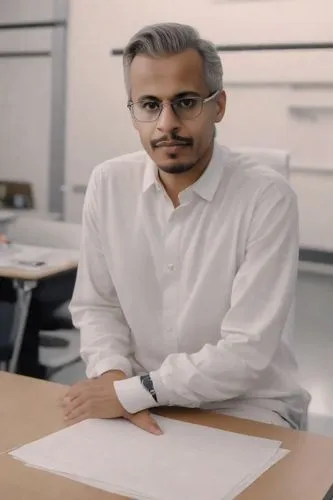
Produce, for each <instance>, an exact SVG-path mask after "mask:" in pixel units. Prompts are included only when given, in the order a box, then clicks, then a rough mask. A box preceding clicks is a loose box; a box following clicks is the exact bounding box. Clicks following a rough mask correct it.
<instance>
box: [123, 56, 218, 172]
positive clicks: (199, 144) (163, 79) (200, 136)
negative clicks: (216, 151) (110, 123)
mask: <svg viewBox="0 0 333 500" xmlns="http://www.w3.org/2000/svg"><path fill="white" fill-rule="evenodd" d="M129 77H130V86H131V100H132V102H134V103H135V102H140V103H141V105H143V106H144V107H145V108H146V109H147V108H148V109H154V108H156V107H157V105H158V104H159V103H166V105H164V107H163V110H162V112H161V114H160V116H159V118H158V119H157V120H156V121H152V122H139V121H137V120H135V119H133V124H134V126H135V128H136V129H137V131H138V132H139V135H140V139H141V142H142V145H143V147H144V148H145V150H146V151H147V153H148V154H149V156H150V157H151V158H152V160H153V161H154V163H155V164H156V165H157V166H158V167H159V168H160V169H161V170H162V171H165V172H168V173H173V174H177V173H182V172H185V171H188V170H190V169H191V168H193V167H194V166H195V165H197V164H198V162H199V161H200V159H201V158H204V157H205V154H206V153H207V151H208V150H209V148H210V146H211V145H212V141H213V138H214V131H215V123H217V122H219V121H221V120H222V118H223V115H224V111H225V93H224V92H220V93H219V94H218V96H217V97H216V98H214V99H213V100H211V101H209V102H207V103H205V104H204V105H203V108H202V112H201V114H200V115H199V116H197V117H196V118H194V119H191V120H188V119H182V118H181V117H179V116H177V114H176V113H175V112H174V110H173V109H172V107H171V106H170V104H169V103H170V101H174V100H175V99H185V100H184V101H180V107H187V106H188V105H191V101H190V98H191V97H195V96H197V97H202V98H206V97H208V95H209V90H208V87H207V84H206V81H205V75H204V64H203V60H202V58H201V56H200V54H199V53H198V52H197V51H195V50H192V49H190V50H186V51H185V52H182V53H180V54H176V55H171V56H168V57H161V58H152V57H148V56H145V55H138V56H136V57H135V58H134V60H133V62H132V65H131V68H130V75H129ZM216 90H217V89H216ZM178 102H179V101H178Z"/></svg>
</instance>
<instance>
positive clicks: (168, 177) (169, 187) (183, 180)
mask: <svg viewBox="0 0 333 500" xmlns="http://www.w3.org/2000/svg"><path fill="white" fill-rule="evenodd" d="M213 149H214V143H212V144H210V145H209V147H208V149H207V151H206V152H205V154H204V156H203V157H202V158H200V159H199V161H198V162H197V163H196V164H195V165H194V167H193V168H191V170H189V171H188V172H184V173H182V174H169V173H167V172H163V170H159V178H160V181H161V183H162V184H163V186H164V189H165V191H166V193H167V194H168V196H169V198H170V199H171V201H172V203H173V205H174V207H178V206H179V205H180V202H179V194H180V193H181V192H182V191H184V190H185V189H186V188H188V187H189V186H191V185H192V184H194V183H195V182H196V181H197V180H198V179H199V178H200V177H201V176H202V174H203V173H204V171H205V170H206V168H207V167H208V165H209V162H210V160H211V158H212V155H213Z"/></svg>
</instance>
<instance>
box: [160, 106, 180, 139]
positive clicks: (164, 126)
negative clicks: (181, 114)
mask: <svg viewBox="0 0 333 500" xmlns="http://www.w3.org/2000/svg"><path fill="white" fill-rule="evenodd" d="M179 127H180V120H179V118H178V116H177V115H176V113H175V112H174V110H173V108H172V106H171V104H170V103H165V104H164V105H163V108H162V111H161V114H160V116H159V118H158V120H157V129H158V130H159V131H160V132H163V133H169V132H171V131H173V130H177V129H179Z"/></svg>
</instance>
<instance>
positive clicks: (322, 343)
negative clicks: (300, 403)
mask: <svg viewBox="0 0 333 500" xmlns="http://www.w3.org/2000/svg"><path fill="white" fill-rule="evenodd" d="M295 334H296V354H297V358H298V361H299V366H300V372H301V378H302V381H303V385H304V386H305V387H306V388H307V389H308V391H309V392H310V393H311V395H312V401H311V404H310V412H309V429H310V430H311V431H312V432H316V433H320V434H325V435H331V436H333V274H332V273H331V274H329V273H328V274H327V275H324V274H317V273H314V272H313V271H304V270H303V271H300V272H299V277H298V283H297V296H296V325H295ZM83 377H84V366H83V364H82V363H81V362H79V363H76V364H75V365H73V366H70V367H68V368H66V369H64V370H62V371H61V372H58V374H57V375H55V376H54V377H53V380H55V381H57V382H61V383H67V384H72V383H74V382H76V381H77V380H80V379H82V378H83Z"/></svg>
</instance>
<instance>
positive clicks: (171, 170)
mask: <svg viewBox="0 0 333 500" xmlns="http://www.w3.org/2000/svg"><path fill="white" fill-rule="evenodd" d="M194 166H195V163H193V162H191V163H175V164H173V165H157V167H158V169H159V170H162V172H165V173H166V174H175V175H177V174H184V173H185V172H188V171H189V170H191V169H192V168H193V167H194Z"/></svg>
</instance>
